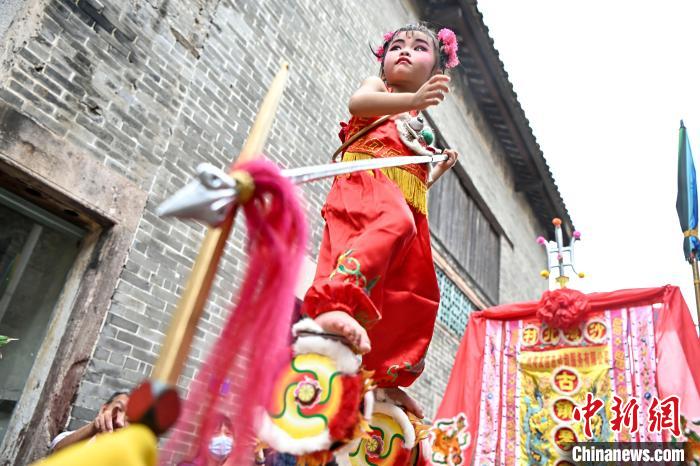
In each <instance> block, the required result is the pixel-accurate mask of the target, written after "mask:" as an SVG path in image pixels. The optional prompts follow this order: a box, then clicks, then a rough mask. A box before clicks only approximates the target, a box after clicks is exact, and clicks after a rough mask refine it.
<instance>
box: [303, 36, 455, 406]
mask: <svg viewBox="0 0 700 466" xmlns="http://www.w3.org/2000/svg"><path fill="white" fill-rule="evenodd" d="M456 52H457V43H456V38H455V35H454V33H453V32H452V31H450V30H448V29H443V30H441V31H440V32H439V33H438V34H437V35H436V34H435V33H434V32H433V31H431V30H430V29H428V28H426V27H424V26H421V25H409V26H405V27H402V28H400V29H398V30H397V31H395V32H391V33H387V34H385V36H384V43H383V45H382V47H380V48H379V49H378V50H377V51H376V52H375V55H376V56H377V58H378V59H379V60H380V61H381V72H380V77H370V78H368V79H366V80H365V81H364V82H363V83H362V85H361V86H360V88H359V89H358V90H357V91H356V92H355V93H354V94H353V96H352V97H351V98H350V102H349V110H350V113H351V114H352V118H351V119H350V122H349V124H348V125H347V126H345V127H344V129H343V132H341V139H344V142H345V143H346V144H345V146H346V147H344V152H343V160H344V161H350V160H360V159H367V158H372V157H391V156H399V155H414V154H429V153H430V152H431V151H432V148H430V147H429V146H428V145H429V144H430V142H432V133H429V130H427V129H426V130H423V128H422V126H423V123H422V118H420V117H419V116H418V112H420V111H421V110H424V109H426V108H428V107H430V106H433V105H437V104H439V103H440V102H441V101H442V100H443V98H444V96H445V94H447V93H448V92H449V88H448V87H447V83H448V82H449V78H448V77H447V76H446V75H445V74H443V73H444V71H445V69H446V68H452V67H453V66H456V65H457V64H458V60H457V55H456ZM384 115H391V117H388V118H380V117H382V116H384ZM445 153H446V154H447V155H448V159H447V160H446V161H444V162H441V163H438V164H437V165H436V166H434V167H433V168H432V170H431V169H430V167H428V166H427V165H408V166H403V167H400V168H389V169H382V170H375V171H366V172H360V173H354V174H351V175H342V176H339V177H336V179H335V180H334V182H333V186H332V188H331V191H330V193H329V194H328V198H327V200H326V204H325V205H324V206H323V210H322V215H323V218H324V219H325V221H326V227H325V230H324V234H323V240H322V242H321V250H320V252H319V258H318V267H317V270H316V276H315V278H314V282H313V285H312V286H311V288H310V289H309V291H308V292H307V294H306V297H305V298H304V304H303V307H302V312H303V313H304V314H307V315H309V316H310V317H312V318H314V319H315V321H316V322H317V323H318V324H319V325H320V326H321V327H323V329H324V330H325V331H327V332H330V333H336V334H340V335H343V336H344V337H345V338H346V339H347V340H348V341H349V342H350V343H351V344H352V345H353V346H354V347H355V349H356V351H357V352H359V353H362V354H364V356H363V364H364V366H365V368H366V369H368V370H373V371H375V372H374V377H373V378H374V380H375V381H376V382H377V383H378V385H379V386H380V387H382V388H384V389H385V393H386V395H387V396H388V397H390V398H391V399H393V400H394V401H395V402H396V403H398V404H401V405H403V406H404V407H405V408H406V409H408V410H409V411H412V412H413V413H414V414H416V415H417V416H419V417H423V413H422V411H421V409H420V407H419V406H418V404H417V403H416V402H415V401H414V400H413V399H411V398H410V397H408V395H407V394H406V393H405V392H403V391H402V390H401V389H400V388H398V387H399V386H404V387H405V386H408V385H410V384H411V383H413V381H414V380H415V379H416V378H417V377H418V376H419V375H420V373H421V372H422V370H423V363H424V357H425V354H426V351H427V349H428V345H429V343H430V339H431V337H432V334H433V326H434V324H435V318H436V316H437V310H438V302H439V299H440V295H439V290H438V285H437V279H436V277H435V269H434V267H433V260H432V256H431V249H430V232H429V230H428V219H427V190H428V188H429V187H430V185H431V184H432V183H434V182H435V181H436V180H437V179H438V178H439V177H440V176H441V175H442V174H443V173H444V172H445V171H446V170H448V169H449V168H451V167H452V166H453V165H454V164H455V162H456V159H457V153H456V152H455V151H452V150H446V151H445Z"/></svg>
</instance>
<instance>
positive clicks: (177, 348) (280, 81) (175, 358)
mask: <svg viewBox="0 0 700 466" xmlns="http://www.w3.org/2000/svg"><path fill="white" fill-rule="evenodd" d="M288 73H289V65H288V64H286V63H284V64H283V65H282V67H281V68H280V70H279V71H278V72H277V75H276V76H275V78H274V80H273V81H272V84H271V85H270V89H269V90H268V92H267V95H266V96H265V99H264V100H263V102H262V104H261V106H260V110H259V111H258V115H257V116H256V118H255V122H254V123H253V127H252V128H251V130H250V133H248V139H247V140H246V142H245V145H244V146H243V149H241V153H240V155H239V157H238V160H239V161H247V160H250V159H252V158H254V157H255V156H257V155H258V154H260V153H261V152H262V149H263V147H264V145H265V142H266V141H267V138H268V136H269V133H270V129H271V128H272V122H273V121H274V117H275V113H276V112H277V108H278V107H279V103H280V101H281V99H282V92H283V91H284V86H285V83H286V81H287V75H288ZM235 213H236V212H235V210H234V211H232V212H231V214H230V215H229V216H228V217H227V218H226V220H225V221H224V223H223V224H222V225H220V226H219V227H217V228H209V229H208V231H207V234H206V236H205V238H204V242H203V243H202V246H201V248H200V250H199V255H198V256H197V260H196V261H195V263H194V266H193V267H192V272H191V273H190V277H189V279H188V281H187V285H186V287H185V291H184V292H183V294H182V296H181V298H180V301H179V303H178V306H177V308H176V310H175V313H174V315H173V319H172V322H171V324H170V328H169V329H168V333H167V334H166V336H165V342H164V343H163V349H162V350H161V352H160V356H159V357H158V360H157V361H156V365H155V367H154V368H153V375H152V377H151V379H152V380H155V381H158V382H162V383H166V384H169V385H175V384H176V383H177V379H178V377H179V375H180V373H181V372H182V367H183V365H184V362H185V359H186V358H187V354H188V353H189V350H190V346H191V344H192V338H193V336H194V331H195V328H196V326H197V322H198V321H199V318H200V317H201V315H202V310H203V309H204V305H205V303H206V301H207V298H208V296H209V291H210V289H211V285H212V282H213V280H214V277H215V275H216V271H217V268H218V265H219V260H220V259H221V255H222V254H223V250H224V247H225V246H226V240H227V238H228V236H229V234H230V233H231V230H232V229H233V219H234V217H235Z"/></svg>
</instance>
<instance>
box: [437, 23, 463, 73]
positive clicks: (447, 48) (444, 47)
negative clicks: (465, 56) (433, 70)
mask: <svg viewBox="0 0 700 466" xmlns="http://www.w3.org/2000/svg"><path fill="white" fill-rule="evenodd" d="M437 38H438V41H440V52H442V53H443V54H444V55H445V57H446V58H445V68H448V69H449V68H454V67H455V66H457V65H459V58H457V49H458V48H459V47H458V46H457V36H456V35H455V33H454V32H453V31H452V30H451V29H447V28H443V29H440V31H439V32H438V34H437Z"/></svg>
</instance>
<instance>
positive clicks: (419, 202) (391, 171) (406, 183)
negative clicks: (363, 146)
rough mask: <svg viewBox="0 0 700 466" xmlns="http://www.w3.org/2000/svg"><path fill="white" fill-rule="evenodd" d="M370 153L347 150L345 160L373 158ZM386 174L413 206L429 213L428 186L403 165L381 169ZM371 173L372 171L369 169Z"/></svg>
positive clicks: (424, 213) (421, 211)
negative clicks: (403, 167) (402, 166)
mask: <svg viewBox="0 0 700 466" xmlns="http://www.w3.org/2000/svg"><path fill="white" fill-rule="evenodd" d="M373 158H374V157H372V156H371V155H369V154H362V153H360V152H346V153H345V155H343V162H353V161H355V160H368V159H373ZM380 170H381V171H382V173H384V175H385V176H386V177H387V178H389V179H390V180H391V181H393V182H394V183H395V184H396V186H398V187H399V189H400V190H401V192H402V193H403V196H404V197H405V198H406V202H408V203H409V204H410V205H411V206H413V207H414V208H415V209H416V210H417V211H418V212H420V213H422V214H423V215H427V214H428V188H427V187H426V186H425V183H424V182H423V181H421V179H420V178H418V177H417V176H416V175H414V174H413V173H409V172H407V171H406V170H404V169H402V168H401V167H389V168H381V169H380ZM368 172H369V173H372V172H371V171H370V170H368Z"/></svg>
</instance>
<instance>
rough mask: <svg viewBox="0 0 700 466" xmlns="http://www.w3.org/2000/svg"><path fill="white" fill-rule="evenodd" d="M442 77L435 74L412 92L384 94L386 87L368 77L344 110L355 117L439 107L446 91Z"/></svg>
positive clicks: (447, 90)
mask: <svg viewBox="0 0 700 466" xmlns="http://www.w3.org/2000/svg"><path fill="white" fill-rule="evenodd" d="M449 80H450V78H448V77H447V76H445V75H443V74H436V75H434V76H433V77H431V78H430V79H429V80H428V82H426V83H425V84H423V85H422V86H421V87H420V89H418V91H416V92H396V93H392V92H387V89H386V86H385V85H384V83H383V82H382V80H381V79H379V78H378V77H376V76H371V77H369V78H367V79H365V81H364V82H363V83H362V85H361V86H360V88H359V89H358V90H357V91H355V93H354V94H353V95H352V97H350V102H349V103H348V109H349V110H350V113H351V114H352V115H353V116H356V117H373V116H383V115H395V114H397V113H402V112H408V111H411V110H423V109H425V108H427V107H430V106H431V105H437V104H439V103H440V102H441V101H442V99H444V97H445V94H446V93H447V92H449V88H448V87H447V82H448V81H449Z"/></svg>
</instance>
